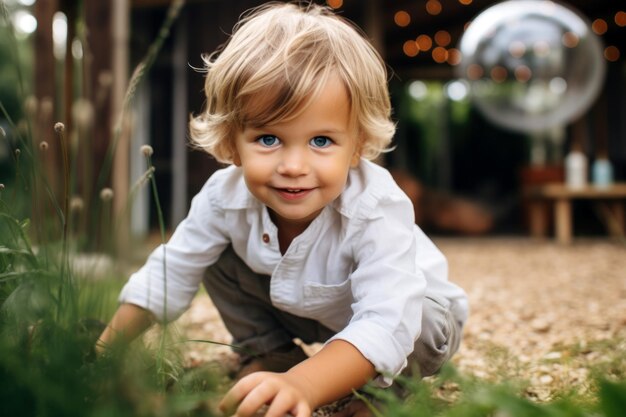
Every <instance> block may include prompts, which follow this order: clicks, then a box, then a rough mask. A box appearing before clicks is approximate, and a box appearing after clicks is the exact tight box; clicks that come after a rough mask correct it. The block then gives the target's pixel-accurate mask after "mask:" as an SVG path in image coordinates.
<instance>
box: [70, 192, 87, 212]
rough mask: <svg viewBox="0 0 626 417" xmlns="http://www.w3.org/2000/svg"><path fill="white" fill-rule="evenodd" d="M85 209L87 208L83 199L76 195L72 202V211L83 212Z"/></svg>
mask: <svg viewBox="0 0 626 417" xmlns="http://www.w3.org/2000/svg"><path fill="white" fill-rule="evenodd" d="M83 207H85V203H84V201H83V199H82V198H80V197H79V196H77V195H75V196H73V197H72V199H71V200H70V210H71V211H82V210H83Z"/></svg>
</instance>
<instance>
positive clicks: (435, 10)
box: [426, 0, 442, 16]
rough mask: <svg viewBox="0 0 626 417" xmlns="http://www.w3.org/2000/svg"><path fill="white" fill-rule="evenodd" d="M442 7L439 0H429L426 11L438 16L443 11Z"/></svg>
mask: <svg viewBox="0 0 626 417" xmlns="http://www.w3.org/2000/svg"><path fill="white" fill-rule="evenodd" d="M441 10H442V7H441V3H440V2H439V0H428V1H427V2H426V12H427V13H428V14H430V15H433V16H437V15H438V14H439V13H441Z"/></svg>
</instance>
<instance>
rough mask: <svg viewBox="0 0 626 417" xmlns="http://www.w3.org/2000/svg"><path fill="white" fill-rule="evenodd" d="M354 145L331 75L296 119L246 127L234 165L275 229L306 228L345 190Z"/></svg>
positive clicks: (340, 91) (339, 87)
mask: <svg viewBox="0 0 626 417" xmlns="http://www.w3.org/2000/svg"><path fill="white" fill-rule="evenodd" d="M358 144H359V141H358V137H357V129H356V127H355V126H353V124H352V123H351V122H350V102H349V100H348V95H347V92H346V89H345V87H344V86H343V84H342V83H341V81H340V80H339V78H338V77H331V78H330V79H329V81H328V82H327V83H326V85H325V86H324V87H323V89H322V91H321V93H320V95H319V96H318V97H317V98H316V99H315V100H313V101H312V102H311V104H310V105H309V106H308V107H307V108H306V109H305V110H304V111H303V112H302V114H300V115H299V116H298V117H297V118H295V119H292V120H289V121H286V122H280V123H277V124H273V125H269V126H262V127H260V128H256V127H254V128H253V127H246V128H244V130H243V131H241V132H240V133H239V134H238V135H237V137H236V142H235V145H236V150H237V155H236V158H235V164H236V165H238V166H241V167H242V168H243V173H244V178H245V181H246V185H247V186H248V189H249V190H250V192H251V193H252V194H253V195H254V196H255V197H256V198H257V199H259V200H260V201H261V202H263V203H264V204H265V205H266V206H267V207H268V208H269V209H270V210H271V211H272V213H273V215H274V218H275V221H276V223H277V226H278V227H279V228H280V227H281V226H296V225H301V226H303V227H306V226H307V225H308V224H309V223H310V222H311V221H312V220H313V219H314V218H315V217H316V216H317V215H318V214H319V213H320V212H321V211H322V209H323V208H324V206H326V205H327V204H329V203H330V202H332V201H333V200H334V199H335V198H337V197H338V196H339V194H341V192H342V191H343V189H344V186H345V184H346V180H347V178H348V171H349V169H350V167H351V166H356V165H357V164H358V161H359V153H358Z"/></svg>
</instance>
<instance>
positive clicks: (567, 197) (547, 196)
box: [525, 183, 626, 244]
mask: <svg viewBox="0 0 626 417" xmlns="http://www.w3.org/2000/svg"><path fill="white" fill-rule="evenodd" d="M525 195H526V197H527V199H528V203H529V221H530V233H531V235H532V236H535V237H544V236H546V235H547V229H548V221H547V218H546V216H545V213H546V211H545V208H546V207H545V206H546V203H553V206H554V208H553V218H554V229H555V236H556V239H557V241H558V242H560V243H564V244H569V243H571V241H572V235H573V232H572V229H573V218H572V200H593V201H594V203H595V204H597V206H598V208H599V210H600V211H599V212H600V215H601V216H600V217H601V218H602V220H603V222H604V223H605V226H606V228H607V230H608V232H609V234H610V235H611V236H615V237H621V238H623V237H624V205H623V203H624V200H626V183H616V184H613V185H610V186H607V187H597V186H594V185H591V184H590V185H587V186H585V187H583V188H571V187H568V186H567V185H565V184H563V183H549V184H544V185H537V186H532V187H529V188H528V189H527V190H526V191H525Z"/></svg>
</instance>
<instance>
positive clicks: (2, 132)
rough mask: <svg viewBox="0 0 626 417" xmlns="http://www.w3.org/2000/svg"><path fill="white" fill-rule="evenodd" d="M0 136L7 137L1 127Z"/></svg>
mask: <svg viewBox="0 0 626 417" xmlns="http://www.w3.org/2000/svg"><path fill="white" fill-rule="evenodd" d="M0 136H1V137H3V138H6V137H7V132H5V131H4V129H3V128H2V126H0Z"/></svg>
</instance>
